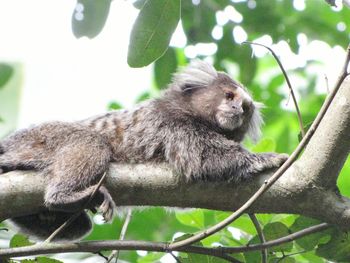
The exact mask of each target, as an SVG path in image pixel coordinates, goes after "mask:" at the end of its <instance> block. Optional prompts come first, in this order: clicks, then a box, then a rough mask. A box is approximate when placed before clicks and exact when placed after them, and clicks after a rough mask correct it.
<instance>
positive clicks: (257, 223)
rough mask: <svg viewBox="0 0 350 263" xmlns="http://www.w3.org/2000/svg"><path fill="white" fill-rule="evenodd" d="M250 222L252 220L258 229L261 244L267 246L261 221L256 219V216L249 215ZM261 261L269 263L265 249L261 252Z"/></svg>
mask: <svg viewBox="0 0 350 263" xmlns="http://www.w3.org/2000/svg"><path fill="white" fill-rule="evenodd" d="M249 217H250V220H252V222H253V224H254V227H255V229H256V232H257V234H258V237H259V239H260V242H261V244H265V242H266V239H265V236H264V232H263V230H262V229H261V225H260V223H259V220H258V219H257V218H256V216H255V214H249ZM261 259H262V260H261V261H262V263H267V249H266V248H264V249H262V250H261Z"/></svg>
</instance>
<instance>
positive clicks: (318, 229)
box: [221, 223, 331, 253]
mask: <svg viewBox="0 0 350 263" xmlns="http://www.w3.org/2000/svg"><path fill="white" fill-rule="evenodd" d="M330 227H331V225H330V224H328V223H321V224H318V225H315V226H311V227H308V228H305V229H303V230H300V231H298V232H295V233H292V234H290V235H287V236H284V237H281V238H277V239H274V240H270V241H266V242H265V243H264V244H253V245H248V246H244V247H222V248H221V250H222V251H223V252H226V253H241V252H248V251H256V250H261V249H265V248H270V247H275V246H279V245H282V244H285V243H288V242H291V241H294V240H296V239H299V238H302V237H304V236H307V235H311V234H314V233H316V232H321V231H323V230H326V229H328V228H330Z"/></svg>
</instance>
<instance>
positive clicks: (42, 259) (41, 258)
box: [35, 257, 63, 263]
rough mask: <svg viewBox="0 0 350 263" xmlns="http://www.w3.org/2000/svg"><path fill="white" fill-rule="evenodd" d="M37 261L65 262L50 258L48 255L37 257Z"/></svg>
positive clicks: (45, 262)
mask: <svg viewBox="0 0 350 263" xmlns="http://www.w3.org/2000/svg"><path fill="white" fill-rule="evenodd" d="M35 262H37V263H63V262H62V261H60V260H57V259H54V258H48V257H37V258H35Z"/></svg>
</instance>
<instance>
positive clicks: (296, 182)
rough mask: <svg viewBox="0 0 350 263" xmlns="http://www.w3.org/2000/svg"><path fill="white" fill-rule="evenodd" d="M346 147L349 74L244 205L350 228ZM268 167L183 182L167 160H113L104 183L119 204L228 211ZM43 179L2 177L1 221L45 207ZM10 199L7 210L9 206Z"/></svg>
mask: <svg viewBox="0 0 350 263" xmlns="http://www.w3.org/2000/svg"><path fill="white" fill-rule="evenodd" d="M349 150H350V79H349V78H347V79H346V80H345V81H344V83H343V84H342V86H341V87H340V89H339V92H338V93H337V95H336V97H335V100H334V102H333V103H332V105H331V106H330V108H329V110H328V111H327V113H326V116H325V118H324V120H323V121H322V122H321V124H320V126H319V129H318V130H317V131H316V133H315V135H314V136H313V138H312V140H311V141H310V143H309V145H308V146H307V147H306V149H305V152H304V154H303V156H302V158H300V159H299V160H298V161H297V162H295V163H294V164H293V165H292V166H291V167H290V168H289V169H288V170H287V171H286V173H285V174H284V176H283V177H281V178H280V179H279V180H278V181H277V182H276V183H275V184H274V185H273V186H272V187H271V188H270V189H269V190H268V191H267V192H266V193H265V194H264V195H263V196H261V197H260V198H259V200H257V202H256V203H255V204H254V205H253V206H252V207H251V208H250V209H249V210H248V212H256V213H259V212H261V213H296V214H302V215H305V216H311V217H314V218H317V219H320V220H321V221H325V222H328V223H331V224H335V225H338V226H340V227H343V228H349V227H350V200H349V199H347V198H344V197H341V196H339V194H338V193H337V191H336V184H335V179H336V178H337V175H338V173H339V171H340V168H341V167H342V166H343V165H344V162H345V159H346V157H347V156H348V154H349ZM271 175H272V172H270V173H265V174H261V175H259V176H257V177H255V178H254V179H252V180H251V181H249V182H243V183H241V184H239V185H235V184H233V183H229V182H226V181H224V182H186V181H185V179H184V178H183V177H182V176H179V175H176V174H174V173H173V172H172V171H171V169H170V167H169V166H168V165H166V164H137V165H131V164H112V165H111V167H110V173H109V175H108V177H107V178H106V186H107V188H108V189H109V190H110V192H111V194H112V197H113V199H114V200H115V202H116V204H117V205H118V206H139V205H143V206H144V205H146V206H147V205H149V206H176V207H198V208H208V209H217V210H227V211H232V210H236V209H238V208H239V207H240V206H241V205H242V204H243V203H244V202H245V201H246V200H248V199H249V197H250V196H251V195H252V194H254V193H255V192H256V191H257V189H258V188H259V187H260V186H261V184H262V183H263V182H264V181H265V180H266V179H267V178H269V177H270V176H271ZM44 189H45V181H44V178H43V177H42V175H41V174H39V173H35V172H19V171H16V172H11V173H7V174H2V175H1V176H0V221H2V220H4V219H6V218H11V217H15V216H19V215H24V214H30V213H35V212H38V211H40V210H42V209H43V195H44ZM9 204H11V209H9Z"/></svg>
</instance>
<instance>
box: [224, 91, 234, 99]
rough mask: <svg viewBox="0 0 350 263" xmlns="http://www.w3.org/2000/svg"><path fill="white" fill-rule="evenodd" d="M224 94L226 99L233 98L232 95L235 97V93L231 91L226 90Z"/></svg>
mask: <svg viewBox="0 0 350 263" xmlns="http://www.w3.org/2000/svg"><path fill="white" fill-rule="evenodd" d="M225 95H226V99H227V100H233V99H234V97H235V95H234V94H233V92H226V93H225Z"/></svg>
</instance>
